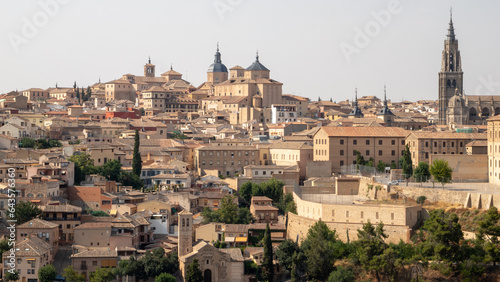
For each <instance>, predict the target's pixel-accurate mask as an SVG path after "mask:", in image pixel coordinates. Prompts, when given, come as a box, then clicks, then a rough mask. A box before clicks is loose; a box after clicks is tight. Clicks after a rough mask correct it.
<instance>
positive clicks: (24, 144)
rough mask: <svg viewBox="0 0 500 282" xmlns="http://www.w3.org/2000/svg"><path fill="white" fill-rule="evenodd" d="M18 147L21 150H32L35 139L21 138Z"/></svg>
mask: <svg viewBox="0 0 500 282" xmlns="http://www.w3.org/2000/svg"><path fill="white" fill-rule="evenodd" d="M19 147H21V148H33V147H35V139H32V138H29V137H23V138H21V140H20V141H19Z"/></svg>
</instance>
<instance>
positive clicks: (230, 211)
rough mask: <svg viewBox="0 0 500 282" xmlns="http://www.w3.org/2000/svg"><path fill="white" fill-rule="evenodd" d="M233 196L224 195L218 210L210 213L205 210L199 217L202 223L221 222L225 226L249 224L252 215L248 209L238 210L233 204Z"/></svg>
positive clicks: (208, 210) (236, 205)
mask: <svg viewBox="0 0 500 282" xmlns="http://www.w3.org/2000/svg"><path fill="white" fill-rule="evenodd" d="M234 199H235V196H231V195H226V196H224V197H223V198H222V200H221V206H220V208H219V209H218V210H215V211H212V210H211V209H209V208H205V209H204V210H203V211H202V213H201V215H202V216H203V218H204V222H205V223H208V222H222V223H226V224H231V223H234V224H249V223H250V222H251V221H252V214H251V213H250V210H249V209H248V208H239V207H238V204H236V203H235V202H234Z"/></svg>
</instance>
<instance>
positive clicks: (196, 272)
mask: <svg viewBox="0 0 500 282" xmlns="http://www.w3.org/2000/svg"><path fill="white" fill-rule="evenodd" d="M186 281H188V282H202V281H203V273H202V272H201V270H200V264H199V262H198V259H194V260H193V262H192V263H190V264H188V266H187V267H186Z"/></svg>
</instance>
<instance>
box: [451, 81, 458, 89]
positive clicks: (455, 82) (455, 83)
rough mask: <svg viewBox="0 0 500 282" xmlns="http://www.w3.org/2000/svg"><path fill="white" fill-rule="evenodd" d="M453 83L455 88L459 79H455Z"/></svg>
mask: <svg viewBox="0 0 500 282" xmlns="http://www.w3.org/2000/svg"><path fill="white" fill-rule="evenodd" d="M452 85H453V88H455V87H457V81H456V80H453V83H452Z"/></svg>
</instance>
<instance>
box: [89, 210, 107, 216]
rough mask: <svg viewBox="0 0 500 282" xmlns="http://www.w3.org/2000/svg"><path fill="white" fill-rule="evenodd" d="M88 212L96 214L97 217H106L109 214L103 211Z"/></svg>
mask: <svg viewBox="0 0 500 282" xmlns="http://www.w3.org/2000/svg"><path fill="white" fill-rule="evenodd" d="M90 214H91V215H93V216H97V217H108V216H109V214H107V213H106V212H104V211H91V212H90Z"/></svg>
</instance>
